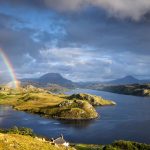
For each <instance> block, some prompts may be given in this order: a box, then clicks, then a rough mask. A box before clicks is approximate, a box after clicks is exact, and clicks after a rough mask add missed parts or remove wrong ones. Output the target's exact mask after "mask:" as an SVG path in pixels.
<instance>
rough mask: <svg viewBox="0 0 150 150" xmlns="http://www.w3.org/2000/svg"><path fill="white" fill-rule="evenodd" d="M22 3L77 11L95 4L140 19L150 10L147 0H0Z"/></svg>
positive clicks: (109, 10) (121, 14) (116, 14)
mask: <svg viewBox="0 0 150 150" xmlns="http://www.w3.org/2000/svg"><path fill="white" fill-rule="evenodd" d="M7 2H8V3H10V4H11V5H23V6H30V7H36V8H42V9H44V8H47V9H48V8H54V9H56V10H59V11H78V10H80V9H84V8H85V7H89V6H95V7H98V8H103V9H104V10H106V11H107V12H108V13H109V15H113V16H115V17H120V18H126V17H129V18H132V19H133V20H136V21H138V20H140V19H141V18H142V17H143V16H144V15H146V14H147V13H149V11H150V1H148V0H134V1H133V0H115V1H112V0H94V1H93V0H32V1H31V0H1V3H7Z"/></svg>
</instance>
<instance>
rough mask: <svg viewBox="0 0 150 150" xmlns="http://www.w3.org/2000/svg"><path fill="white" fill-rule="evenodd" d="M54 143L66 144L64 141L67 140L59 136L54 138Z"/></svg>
mask: <svg viewBox="0 0 150 150" xmlns="http://www.w3.org/2000/svg"><path fill="white" fill-rule="evenodd" d="M54 143H55V144H64V143H66V141H65V140H64V139H63V138H62V137H59V138H57V139H55V140H54Z"/></svg>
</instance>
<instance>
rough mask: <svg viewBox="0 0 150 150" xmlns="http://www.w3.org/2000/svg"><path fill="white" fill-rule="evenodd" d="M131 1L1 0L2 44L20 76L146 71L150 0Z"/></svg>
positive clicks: (97, 76) (93, 76) (87, 76)
mask: <svg viewBox="0 0 150 150" xmlns="http://www.w3.org/2000/svg"><path fill="white" fill-rule="evenodd" d="M134 2H135V4H136V7H135V9H132V5H133V1H128V0H127V1H126V2H125V1H123V0H117V1H116V3H112V2H111V1H109V0H105V1H103V0H96V1H94V2H93V1H91V0H77V1H74V0H61V1H60V0H55V1H51V0H32V1H30V0H5V1H4V0H1V1H0V47H2V48H3V50H4V51H5V52H6V54H7V55H8V56H9V58H10V60H11V62H12V63H13V65H14V68H15V71H16V73H17V76H18V77H19V78H21V77H38V76H40V75H42V74H44V73H47V72H58V73H61V74H62V75H64V76H65V77H67V78H69V79H72V80H74V81H81V80H82V81H87V80H88V81H89V80H91V81H92V80H109V79H114V78H117V77H122V76H125V75H129V74H130V75H134V76H142V77H149V75H150V70H149V69H147V68H149V65H150V64H149V63H150V62H149V56H150V50H149V49H150V44H149V41H150V36H149V35H150V22H149V15H148V14H147V13H148V12H149V2H147V3H146V1H141V2H140V1H134ZM104 10H105V11H104ZM145 15H146V16H145ZM122 68H123V69H122ZM5 69H6V68H5V67H3V73H2V72H1V74H6V72H7V70H5Z"/></svg>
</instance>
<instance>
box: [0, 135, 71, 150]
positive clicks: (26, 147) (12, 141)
mask: <svg viewBox="0 0 150 150" xmlns="http://www.w3.org/2000/svg"><path fill="white" fill-rule="evenodd" d="M60 149H61V150H66V148H65V147H63V146H59V147H57V146H55V145H52V144H51V143H50V142H48V141H42V139H40V138H34V137H31V136H25V135H19V134H2V133H0V150H60ZM68 150H73V148H71V147H69V148H68Z"/></svg>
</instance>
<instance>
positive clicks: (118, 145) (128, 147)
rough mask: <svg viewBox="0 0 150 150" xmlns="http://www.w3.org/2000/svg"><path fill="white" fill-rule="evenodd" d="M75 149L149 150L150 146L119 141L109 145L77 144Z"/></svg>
mask: <svg viewBox="0 0 150 150" xmlns="http://www.w3.org/2000/svg"><path fill="white" fill-rule="evenodd" d="M75 148H76V149H77V150H150V145H149V144H143V143H137V142H132V141H123V140H120V141H116V142H114V143H112V144H109V145H88V144H77V145H76V146H75Z"/></svg>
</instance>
